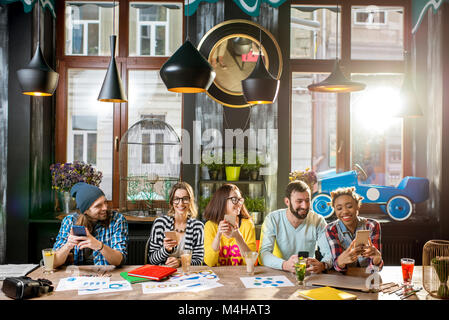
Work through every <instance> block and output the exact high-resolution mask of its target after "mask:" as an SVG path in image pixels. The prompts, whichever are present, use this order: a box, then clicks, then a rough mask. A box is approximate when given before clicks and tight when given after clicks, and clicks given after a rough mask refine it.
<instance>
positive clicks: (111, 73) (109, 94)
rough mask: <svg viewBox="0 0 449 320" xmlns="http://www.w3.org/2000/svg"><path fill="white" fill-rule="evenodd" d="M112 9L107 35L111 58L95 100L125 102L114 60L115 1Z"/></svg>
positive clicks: (115, 38)
mask: <svg viewBox="0 0 449 320" xmlns="http://www.w3.org/2000/svg"><path fill="white" fill-rule="evenodd" d="M113 6H114V7H113V9H112V35H111V36H110V37H109V41H110V46H111V60H110V61H109V66H108V70H107V72H106V76H105V78H104V81H103V86H102V87H101V90H100V94H99V95H98V98H97V100H98V101H101V102H116V103H120V102H127V101H128V100H127V98H126V95H125V90H123V86H122V80H121V79H120V73H119V72H118V69H117V63H116V61H115V44H116V41H117V36H116V35H115V1H114V4H113Z"/></svg>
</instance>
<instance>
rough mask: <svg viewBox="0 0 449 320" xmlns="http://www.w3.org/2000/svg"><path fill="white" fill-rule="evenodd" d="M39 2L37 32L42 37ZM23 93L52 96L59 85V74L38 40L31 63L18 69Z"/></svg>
mask: <svg viewBox="0 0 449 320" xmlns="http://www.w3.org/2000/svg"><path fill="white" fill-rule="evenodd" d="M36 3H37V10H38V12H37V26H38V27H37V32H38V39H40V11H41V10H40V8H39V1H37V2H36ZM17 78H18V80H19V84H20V87H21V88H22V93H23V94H26V95H30V96H52V95H53V93H55V90H56V87H57V86H58V80H59V74H58V73H57V72H55V71H53V69H52V68H50V66H49V65H48V64H47V62H46V61H45V58H44V55H43V54H42V50H41V46H40V41H39V40H38V41H37V47H36V51H35V52H34V56H33V58H32V59H31V61H30V63H29V64H28V65H27V66H26V67H25V68H22V69H19V70H17Z"/></svg>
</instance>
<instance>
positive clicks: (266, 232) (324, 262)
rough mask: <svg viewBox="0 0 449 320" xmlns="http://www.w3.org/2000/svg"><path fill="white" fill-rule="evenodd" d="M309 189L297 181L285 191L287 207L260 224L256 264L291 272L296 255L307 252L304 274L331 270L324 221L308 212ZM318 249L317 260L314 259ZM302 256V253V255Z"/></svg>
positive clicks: (293, 268) (293, 269)
mask: <svg viewBox="0 0 449 320" xmlns="http://www.w3.org/2000/svg"><path fill="white" fill-rule="evenodd" d="M310 198H311V195H310V188H309V186H308V185H307V184H306V183H305V182H303V181H299V180H295V181H292V182H290V183H289V184H288V186H287V188H286V190H285V198H284V202H285V205H286V206H287V208H285V209H279V210H276V211H273V212H271V213H270V214H269V215H268V216H267V217H266V218H265V221H264V223H263V225H262V232H261V240H260V243H261V245H260V250H259V261H260V262H261V263H262V264H263V265H265V266H268V267H271V268H274V269H279V270H285V271H290V272H295V263H296V262H297V261H298V252H303V254H304V253H307V256H308V257H307V259H306V262H307V269H306V271H308V272H313V273H321V272H323V271H326V270H328V269H330V268H332V254H331V251H330V247H329V243H328V241H327V239H326V234H325V229H326V225H327V223H326V221H325V220H324V217H323V216H320V215H319V214H317V213H315V212H313V211H311V210H310ZM318 248H319V251H320V253H321V255H322V258H321V260H318V259H316V258H315V252H316V250H317V249H318ZM304 256H305V254H304Z"/></svg>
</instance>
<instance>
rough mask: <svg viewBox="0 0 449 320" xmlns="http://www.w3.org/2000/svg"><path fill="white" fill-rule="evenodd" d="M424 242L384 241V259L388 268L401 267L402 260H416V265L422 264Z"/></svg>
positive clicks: (412, 240) (411, 240)
mask: <svg viewBox="0 0 449 320" xmlns="http://www.w3.org/2000/svg"><path fill="white" fill-rule="evenodd" d="M423 246H424V243H422V241H418V240H416V239H415V240H414V239H410V240H396V239H395V240H390V241H388V240H387V241H385V240H384V239H383V241H382V258H383V260H384V264H385V265H387V266H399V265H401V258H412V259H415V264H416V265H421V264H422V248H423Z"/></svg>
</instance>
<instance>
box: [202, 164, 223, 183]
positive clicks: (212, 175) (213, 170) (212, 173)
mask: <svg viewBox="0 0 449 320" xmlns="http://www.w3.org/2000/svg"><path fill="white" fill-rule="evenodd" d="M201 167H206V168H207V171H208V172H209V179H210V180H218V176H219V173H220V172H221V170H222V168H223V164H221V163H215V162H212V163H209V164H207V163H205V162H201Z"/></svg>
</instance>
